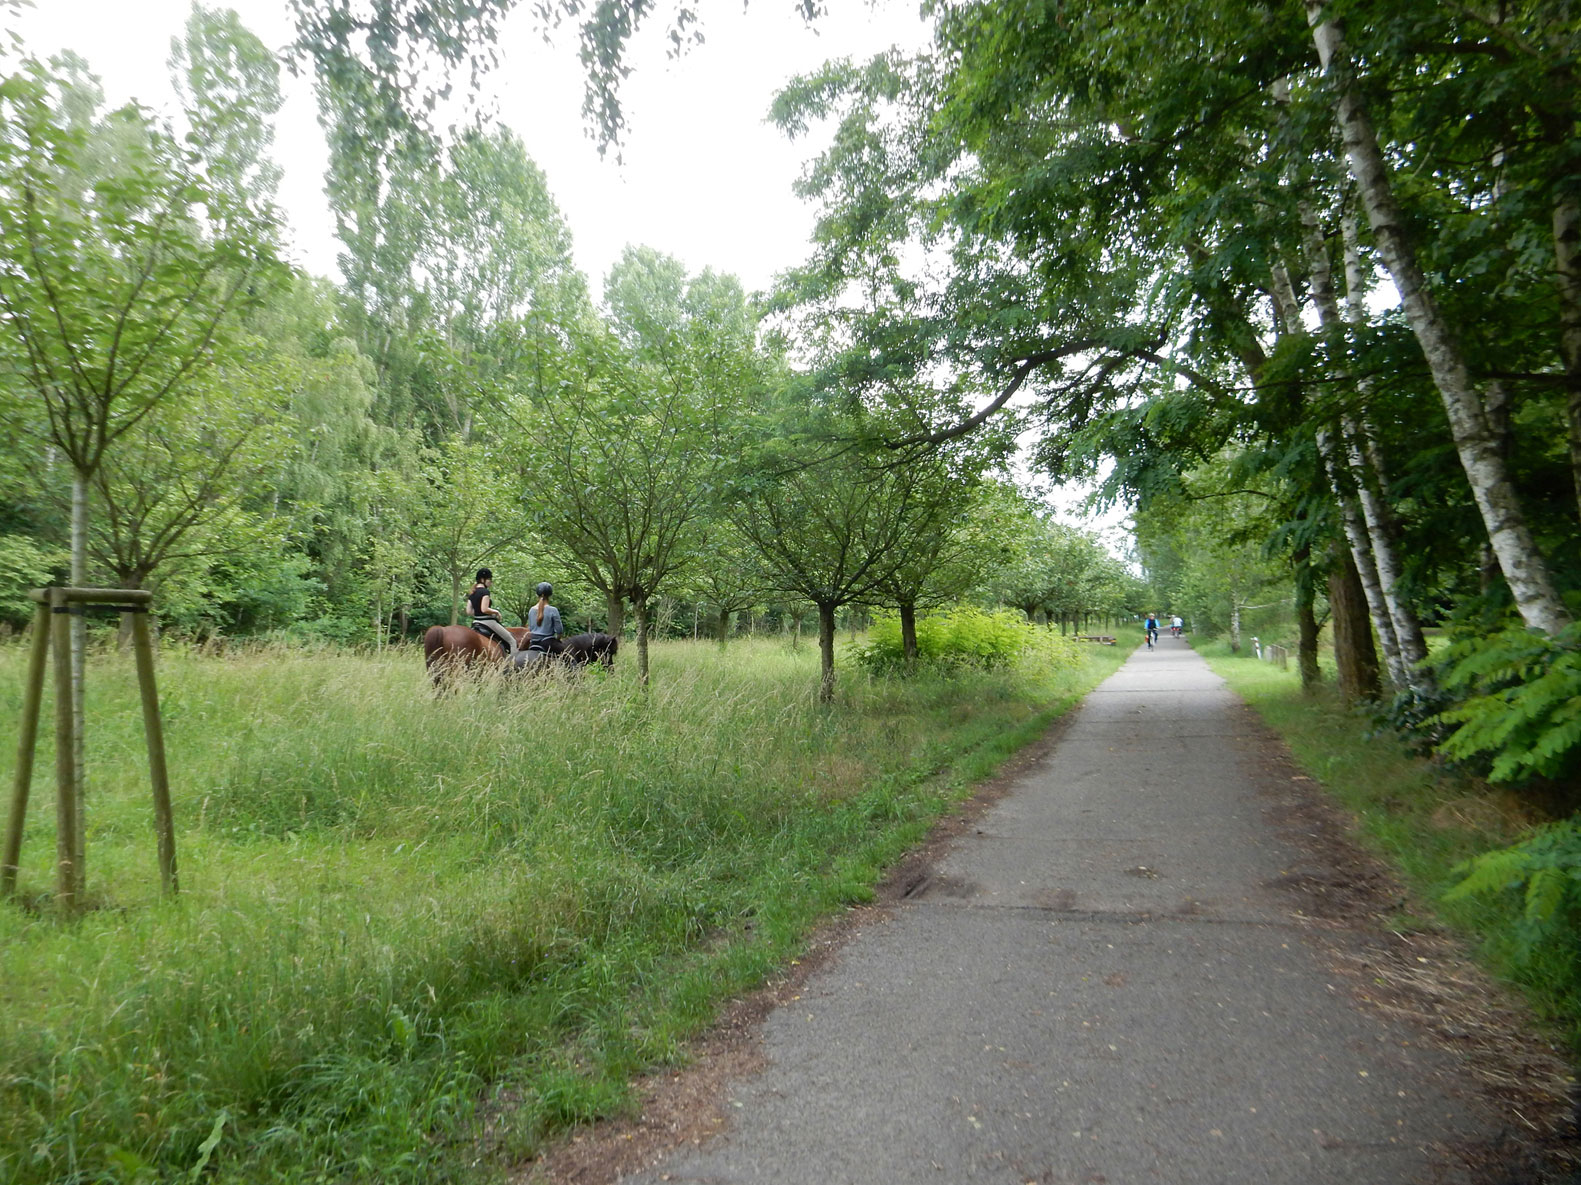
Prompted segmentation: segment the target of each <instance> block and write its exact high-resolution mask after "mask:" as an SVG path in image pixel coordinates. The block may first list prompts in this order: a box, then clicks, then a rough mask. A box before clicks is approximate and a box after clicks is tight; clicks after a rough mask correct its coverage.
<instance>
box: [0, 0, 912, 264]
mask: <svg viewBox="0 0 1581 1185" xmlns="http://www.w3.org/2000/svg"><path fill="white" fill-rule="evenodd" d="M216 6H223V5H220V4H216ZM230 7H233V8H235V10H236V11H237V13H238V14H239V15H240V17H241V19H242V22H243V23H244V24H245V25H246V26H247V27H248V28H249V29H251V30H252V31H253V32H254V33H256V34H257V35H258V36H259V37H261V38H262V39H263V40H264V41H265V42H266V43H267V44H269V45H272V46H277V47H279V46H283V45H285V44H286V43H287V42H288V41H289V40H290V38H291V36H292V28H291V22H290V18H289V15H288V14H287V12H286V10H285V5H284V3H283V0H237V2H236V3H234V4H232V5H230ZM529 7H530V6H528V5H526V4H523V5H522V6H521V7H520V8H519V9H518V10H517V11H516V12H515V13H514V14H513V15H512V16H511V18H510V19H509V21H508V22H507V23H506V26H505V29H504V31H503V35H502V37H501V49H502V63H501V66H500V68H499V69H498V70H497V71H496V72H495V74H494V75H493V76H492V77H491V78H490V79H489V80H488V81H487V83H486V93H485V95H484V99H485V102H493V103H494V104H495V110H496V111H497V116H498V119H499V120H500V121H501V122H503V123H505V124H506V125H508V126H509V127H511V128H512V129H514V130H515V132H516V133H517V134H518V135H519V136H520V137H521V138H522V140H523V142H524V143H525V144H526V147H527V151H528V153H529V154H531V156H532V157H533V159H534V160H535V161H537V163H538V164H539V166H540V167H542V168H543V169H544V171H545V172H546V173H547V174H548V178H549V186H550V190H551V192H552V193H553V194H554V196H555V199H556V200H557V201H558V203H559V205H560V207H561V209H562V210H563V211H564V213H565V216H566V219H567V221H568V222H569V223H570V226H571V230H572V233H573V234H574V236H575V240H576V258H577V262H578V264H579V266H580V267H581V268H582V269H583V270H584V271H585V272H586V273H587V275H588V278H589V279H590V280H591V281H592V284H593V288H594V291H595V292H597V291H599V290H600V289H601V287H602V283H603V279H604V276H605V275H606V273H607V272H608V271H609V268H610V266H611V265H612V264H613V263H614V262H615V260H616V258H617V257H618V256H619V254H620V252H621V249H622V248H623V247H624V246H625V245H626V244H627V243H640V244H645V245H648V246H653V247H656V248H658V249H659V250H661V251H664V252H666V253H668V254H671V255H674V256H677V257H678V258H680V259H681V260H682V261H684V262H685V264H686V265H687V267H688V269H689V270H691V271H694V272H695V271H700V270H702V269H703V268H705V267H712V268H714V269H716V270H722V271H729V272H733V273H735V274H736V275H738V276H740V278H741V280H742V282H743V283H744V284H745V285H746V287H747V288H748V289H749V290H750V289H761V288H764V287H766V286H767V285H768V284H769V282H770V281H771V279H772V278H773V276H774V273H775V272H777V271H779V270H781V269H782V268H785V267H788V266H790V265H791V264H793V263H796V262H799V261H800V260H801V259H802V258H803V257H804V255H805V254H806V240H807V234H808V232H809V231H810V229H811V226H812V213H811V211H810V210H809V209H808V208H807V207H806V206H805V205H803V203H802V202H800V201H799V200H798V199H797V198H796V197H795V196H794V195H793V194H792V193H791V183H792V182H793V181H794V179H795V177H796V175H797V173H798V171H799V170H800V167H801V161H802V160H803V159H804V157H805V156H806V146H805V145H802V144H797V145H792V144H790V143H788V142H787V141H785V139H784V138H783V137H781V136H780V135H779V133H777V132H776V131H775V130H774V129H773V128H771V127H770V126H768V125H767V124H766V123H765V122H764V115H765V113H766V112H767V110H768V106H769V103H770V101H771V99H772V97H773V94H774V92H775V90H776V89H778V88H779V87H780V86H781V85H782V84H783V83H784V82H785V81H786V80H787V79H789V78H790V77H791V76H792V75H794V74H797V73H800V72H803V71H807V70H811V69H813V68H815V67H816V66H818V65H819V64H821V63H822V62H823V61H825V60H826V59H828V58H831V57H837V56H843V55H855V56H858V57H864V56H867V55H870V54H872V53H876V52H879V51H881V50H884V49H887V48H889V47H890V46H892V45H898V46H900V47H901V48H903V49H908V50H909V49H917V48H920V47H922V46H923V45H925V44H926V43H927V40H928V37H927V32H928V30H927V26H925V25H924V24H923V22H922V21H921V19H920V17H919V16H918V14H917V9H916V5H915V3H914V2H911V0H877V3H875V4H874V5H872V6H869V5H868V4H844V5H836V6H834V9H835V11H832V12H831V13H829V14H828V15H827V16H825V17H823V18H821V19H820V20H819V22H818V25H817V28H816V30H813V29H808V28H807V27H806V26H805V25H803V23H802V21H801V18H800V17H799V16H798V15H797V14H796V12H795V11H794V6H793V5H792V4H790V3H787V2H785V0H756V2H754V3H753V4H751V6H750V7H749V8H748V10H747V11H746V12H742V11H741V8H740V7H739V6H738V5H733V4H720V5H716V6H711V7H710V8H709V10H708V11H707V12H706V14H705V17H704V20H705V23H704V26H703V32H704V36H705V37H706V41H705V43H704V44H703V45H702V46H700V47H697V48H694V49H693V50H691V51H690V52H689V53H687V54H686V56H685V57H683V58H682V59H680V60H679V61H678V62H677V61H669V60H667V59H666V58H665V53H664V50H665V44H666V43H665V40H664V25H663V22H661V21H657V20H656V21H653V22H651V23H650V25H649V27H648V28H646V29H645V30H644V32H643V34H642V35H641V36H640V37H638V38H637V39H636V41H635V42H634V46H633V51H632V53H631V58H630V60H631V62H632V64H633V65H634V66H635V72H634V73H633V74H632V76H631V78H630V79H628V80H627V83H626V87H625V91H624V101H625V103H626V111H627V117H628V119H629V121H630V131H629V135H628V139H627V143H626V144H625V145H624V148H623V154H622V155H623V160H622V161H620V162H618V163H617V161H616V160H615V159H614V153H613V152H611V153H610V155H609V156H608V157H607V158H605V159H602V160H601V159H600V158H599V155H598V151H597V149H596V147H595V146H594V144H593V142H592V141H591V140H589V139H588V137H587V135H586V131H585V129H584V126H583V122H582V117H581V103H582V87H583V73H582V70H581V67H580V65H579V64H578V62H577V60H576V52H575V39H574V30H570V29H565V30H561V31H560V33H559V34H558V35H557V36H556V38H555V44H554V45H552V46H546V45H544V43H543V39H542V36H541V32H540V30H539V29H538V27H537V26H536V25H535V24H534V22H533V19H532V16H531V14H530V12H529V11H528V9H529ZM189 11H190V3H189V0H139V2H138V3H136V4H126V3H124V2H123V0H39V3H38V4H37V6H36V7H35V8H33V9H32V10H28V11H24V12H23V14H22V16H21V18H20V21H19V27H20V32H21V35H22V38H23V45H24V48H25V49H26V50H27V51H28V52H31V53H33V54H35V55H39V56H44V55H48V54H51V53H55V52H57V51H58V50H60V49H63V48H69V49H72V50H75V51H76V52H77V53H78V54H80V55H81V56H82V57H83V58H85V59H86V60H87V61H88V64H89V65H90V66H91V67H92V69H93V71H94V72H95V73H96V74H98V75H99V76H100V78H101V79H102V80H103V82H104V86H105V90H106V94H107V97H108V98H109V99H110V101H111V102H112V103H115V102H121V101H124V100H126V99H128V98H133V97H135V98H137V99H138V100H139V101H141V102H143V103H146V104H148V105H150V106H153V107H156V108H158V109H160V110H161V111H169V109H170V108H171V107H172V106H173V104H174V99H173V95H172V92H171V88H170V82H169V77H168V70H167V68H166V61H167V60H168V58H169V56H170V39H171V37H172V36H175V35H177V34H178V33H180V31H181V29H182V26H183V23H184V22H185V20H186V16H187V13H188V12H189ZM284 81H285V87H286V94H287V103H286V108H285V110H284V111H283V112H282V113H281V123H280V127H279V131H278V135H277V152H278V155H279V157H280V163H281V165H282V166H284V169H285V179H284V182H283V184H282V187H281V199H282V201H283V203H284V204H285V206H286V208H287V210H288V212H289V216H290V221H291V230H292V242H293V249H292V253H293V255H294V257H295V258H296V259H297V260H298V261H299V262H300V263H301V264H302V265H303V266H305V267H306V268H307V269H308V270H310V271H312V272H315V273H319V274H324V275H331V276H333V275H335V274H336V272H335V254H336V245H335V242H334V238H333V232H332V228H331V222H330V218H329V213H328V209H327V207H326V204H325V202H324V200H323V197H322V195H321V188H322V184H323V173H324V164H325V150H324V146H323V140H322V136H321V135H320V133H319V130H318V126H317V123H316V121H315V113H314V106H313V98H312V92H311V88H310V87H309V85H308V84H307V82H306V80H304V79H290V78H287V79H285V80H284Z"/></svg>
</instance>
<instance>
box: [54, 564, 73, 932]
mask: <svg viewBox="0 0 1581 1185" xmlns="http://www.w3.org/2000/svg"><path fill="white" fill-rule="evenodd" d="M67 606H68V603H67V601H66V596H65V590H64V589H59V588H52V589H50V590H49V612H50V632H51V633H52V634H53V638H52V639H51V641H52V642H53V644H54V647H55V903H56V905H58V906H59V908H60V911H61V913H63V914H65V915H66V916H67V917H70V916H71V915H73V914H75V913H76V912H77V878H76V875H75V872H74V869H73V860H72V856H73V854H74V853H75V852H76V850H77V803H76V798H75V795H74V794H73V793H72V788H73V786H74V785H75V784H76V772H77V771H76V746H75V745H74V744H73V742H74V740H75V736H74V734H75V732H76V729H75V728H74V727H73V724H74V723H75V721H74V720H73V719H72V714H71V614H70V613H68V612H67Z"/></svg>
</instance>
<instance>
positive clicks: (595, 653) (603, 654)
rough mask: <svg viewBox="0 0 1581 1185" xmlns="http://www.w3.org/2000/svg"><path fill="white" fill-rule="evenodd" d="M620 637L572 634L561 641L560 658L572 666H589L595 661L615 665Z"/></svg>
mask: <svg viewBox="0 0 1581 1185" xmlns="http://www.w3.org/2000/svg"><path fill="white" fill-rule="evenodd" d="M619 649H620V639H619V638H617V637H615V636H614V635H613V634H572V635H571V636H570V637H569V638H566V639H564V640H563V641H562V642H561V647H560V659H561V661H562V662H566V663H570V664H572V665H574V666H584V667H590V666H592V665H593V664H594V663H595V662H598V663H602V664H603V665H604V666H605V667H606V668H608V667H612V666H614V665H615V651H617V650H619Z"/></svg>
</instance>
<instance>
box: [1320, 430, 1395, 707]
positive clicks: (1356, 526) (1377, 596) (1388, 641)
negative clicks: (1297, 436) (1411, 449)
mask: <svg viewBox="0 0 1581 1185" xmlns="http://www.w3.org/2000/svg"><path fill="white" fill-rule="evenodd" d="M1317 445H1318V452H1319V454H1320V455H1321V456H1322V458H1323V465H1324V468H1325V469H1326V470H1327V471H1328V474H1329V484H1330V486H1331V487H1332V488H1333V490H1334V498H1335V500H1336V501H1337V502H1338V503H1339V513H1340V522H1341V524H1342V525H1343V526H1344V528H1345V542H1346V543H1348V544H1349V545H1350V557H1351V560H1352V561H1353V562H1354V563H1355V565H1356V574H1357V575H1358V576H1359V577H1360V578H1361V590H1362V593H1363V595H1364V596H1365V597H1366V598H1367V612H1368V613H1369V614H1371V616H1372V624H1373V628H1374V629H1375V630H1377V632H1378V644H1379V645H1380V646H1381V647H1382V648H1383V661H1384V666H1385V667H1386V668H1387V670H1388V672H1389V682H1390V683H1392V684H1394V687H1395V690H1397V691H1404V690H1405V689H1406V688H1408V687H1409V686H1410V685H1411V681H1410V677H1409V674H1408V671H1407V666H1406V664H1405V663H1404V662H1403V661H1402V660H1401V658H1400V643H1399V640H1398V638H1397V637H1396V636H1395V632H1394V619H1393V617H1392V616H1391V614H1390V612H1389V602H1388V600H1387V598H1385V597H1384V595H1383V584H1382V582H1381V581H1380V580H1379V578H1378V567H1377V565H1376V564H1375V563H1373V555H1372V540H1371V539H1370V538H1369V536H1368V534H1367V526H1366V523H1365V522H1364V521H1363V520H1362V513H1361V508H1360V507H1359V506H1358V505H1357V503H1356V499H1355V497H1354V496H1352V494H1351V493H1350V491H1349V490H1347V489H1346V488H1345V485H1344V483H1343V481H1342V480H1341V478H1340V471H1341V464H1342V462H1341V461H1340V458H1339V456H1338V453H1337V450H1336V449H1335V447H1334V436H1333V433H1331V432H1330V431H1329V430H1328V429H1327V428H1319V429H1318V433H1317Z"/></svg>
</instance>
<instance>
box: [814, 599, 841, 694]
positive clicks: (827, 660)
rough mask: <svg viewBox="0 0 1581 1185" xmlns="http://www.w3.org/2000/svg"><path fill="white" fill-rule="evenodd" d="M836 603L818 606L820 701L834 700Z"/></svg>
mask: <svg viewBox="0 0 1581 1185" xmlns="http://www.w3.org/2000/svg"><path fill="white" fill-rule="evenodd" d="M836 608H838V606H836V605H824V604H820V605H819V606H818V667H819V671H820V676H819V680H818V702H819V703H821V704H827V703H831V702H832V701H833V700H834V611H835V609H836Z"/></svg>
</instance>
